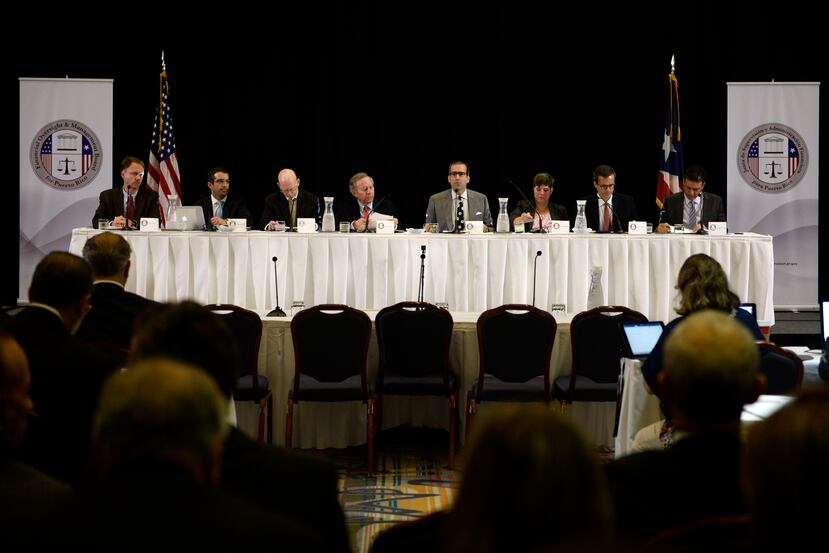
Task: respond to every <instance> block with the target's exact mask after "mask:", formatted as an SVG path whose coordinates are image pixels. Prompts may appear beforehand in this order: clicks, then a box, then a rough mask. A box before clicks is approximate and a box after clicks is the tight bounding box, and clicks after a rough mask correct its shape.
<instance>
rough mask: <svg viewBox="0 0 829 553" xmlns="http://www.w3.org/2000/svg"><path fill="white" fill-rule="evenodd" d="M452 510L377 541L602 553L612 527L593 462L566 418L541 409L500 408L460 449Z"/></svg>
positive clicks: (428, 547) (392, 545)
mask: <svg viewBox="0 0 829 553" xmlns="http://www.w3.org/2000/svg"><path fill="white" fill-rule="evenodd" d="M465 459H466V462H465V465H464V470H463V479H462V481H461V487H460V490H459V491H458V496H457V499H456V501H455V504H454V506H453V507H452V509H451V510H450V511H449V512H438V513H435V514H433V515H430V516H428V517H426V518H423V519H420V520H417V521H414V522H410V523H404V524H400V525H398V526H395V527H392V528H391V529H389V530H387V531H386V532H383V533H382V534H380V535H379V536H378V537H377V540H376V541H375V543H374V546H373V547H372V553H385V552H391V551H394V552H396V553H400V552H409V551H412V552H415V551H446V552H451V553H456V552H457V553H460V552H467V551H485V552H492V553H499V552H512V551H520V552H530V551H533V552H535V551H603V550H607V548H608V546H609V545H610V543H609V541H608V540H609V537H610V531H611V527H612V520H611V519H612V517H611V514H610V513H611V511H610V501H609V498H608V495H607V488H606V484H605V479H604V475H603V474H602V471H601V469H600V468H599V460H598V458H597V457H596V455H595V453H594V452H593V451H592V450H591V448H590V446H588V445H587V443H586V441H585V440H584V438H583V437H582V436H581V434H580V433H579V432H578V430H577V429H576V428H575V427H574V426H573V424H572V423H571V422H570V421H569V420H568V419H566V418H564V417H562V416H561V415H560V414H558V413H557V412H555V411H553V410H551V409H549V408H548V407H543V406H527V405H520V406H516V405H508V406H499V407H498V408H496V409H494V410H493V411H491V412H490V413H488V414H487V415H485V416H484V417H482V419H481V423H480V424H478V425H476V428H475V430H474V431H473V435H472V440H471V442H470V444H469V446H468V447H467V449H466V452H465Z"/></svg>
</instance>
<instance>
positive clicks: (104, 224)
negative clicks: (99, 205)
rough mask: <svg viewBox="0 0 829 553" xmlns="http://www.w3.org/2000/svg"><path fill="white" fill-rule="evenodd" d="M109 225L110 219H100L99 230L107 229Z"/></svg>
mask: <svg viewBox="0 0 829 553" xmlns="http://www.w3.org/2000/svg"><path fill="white" fill-rule="evenodd" d="M107 227H109V219H98V230H106V229H107Z"/></svg>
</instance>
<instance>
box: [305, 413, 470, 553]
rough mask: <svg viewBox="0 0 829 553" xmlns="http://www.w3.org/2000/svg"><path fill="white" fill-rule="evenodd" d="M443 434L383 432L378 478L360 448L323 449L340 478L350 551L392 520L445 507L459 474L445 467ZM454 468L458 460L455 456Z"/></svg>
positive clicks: (361, 550) (362, 547)
mask: <svg viewBox="0 0 829 553" xmlns="http://www.w3.org/2000/svg"><path fill="white" fill-rule="evenodd" d="M447 439H448V436H447V434H446V432H443V431H437V430H423V429H409V428H405V429H404V428H399V429H392V430H387V431H385V432H384V433H383V435H382V440H381V441H380V442H379V443H378V446H377V455H376V456H377V474H376V475H375V477H373V478H368V476H367V473H366V449H365V447H364V446H363V447H353V448H348V449H338V450H325V451H322V452H321V453H322V454H324V455H326V456H327V457H329V458H330V459H331V460H332V461H333V462H334V463H335V464H336V466H337V469H338V472H339V474H340V486H341V493H342V495H341V502H342V505H343V511H344V512H345V517H346V523H347V524H348V529H349V533H350V535H351V538H352V547H353V550H354V551H355V553H365V552H367V551H368V550H369V547H370V546H371V542H372V541H373V540H374V537H375V536H376V535H377V534H378V533H379V532H381V531H382V530H383V529H384V528H386V527H388V526H390V525H393V524H395V523H397V522H402V521H406V520H412V519H414V518H417V517H420V516H422V515H424V514H427V513H431V512H432V511H437V510H439V509H443V508H446V507H448V506H449V505H450V504H451V502H452V498H453V497H454V494H455V491H456V489H457V485H458V472H457V471H456V470H450V469H449V468H447V466H446V442H447ZM455 462H456V464H459V462H460V461H459V458H458V456H457V455H456V458H455Z"/></svg>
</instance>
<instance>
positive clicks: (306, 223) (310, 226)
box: [296, 217, 318, 234]
mask: <svg viewBox="0 0 829 553" xmlns="http://www.w3.org/2000/svg"><path fill="white" fill-rule="evenodd" d="M317 226H318V225H317V222H316V221H315V220H314V218H313V217H300V218H298V219H297V220H296V231H297V232H299V233H300V234H312V233H314V232H317Z"/></svg>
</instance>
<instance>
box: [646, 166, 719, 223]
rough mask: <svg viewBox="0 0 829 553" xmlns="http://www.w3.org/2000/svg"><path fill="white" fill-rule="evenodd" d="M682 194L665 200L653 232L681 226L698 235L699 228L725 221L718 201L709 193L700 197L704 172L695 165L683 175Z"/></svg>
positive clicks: (678, 193) (717, 198) (703, 185)
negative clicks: (713, 222) (714, 222)
mask: <svg viewBox="0 0 829 553" xmlns="http://www.w3.org/2000/svg"><path fill="white" fill-rule="evenodd" d="M683 182H684V184H683V186H682V192H677V193H676V194H671V195H670V196H668V197H667V198H665V203H663V204H662V211H660V212H659V221H658V225H657V227H656V232H660V233H666V232H671V228H673V226H674V225H683V226H684V227H685V228H686V229H688V230H692V231H693V232H699V231H700V230H701V229H702V226H703V225H705V226H708V223H709V222H711V221H725V209H724V208H723V201H722V198H720V197H719V196H717V195H716V194H711V193H710V192H706V193H705V197H703V194H702V189H703V188H705V169H703V168H702V167H700V166H699V165H694V166H693V167H689V168H688V169H687V170H686V171H685V179H684V181H683Z"/></svg>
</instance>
